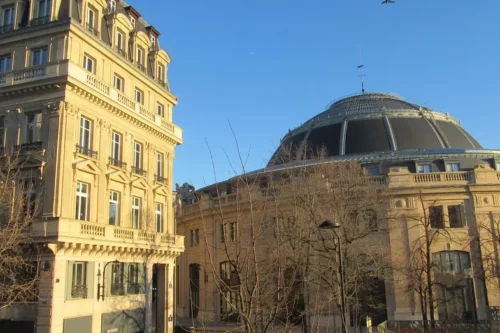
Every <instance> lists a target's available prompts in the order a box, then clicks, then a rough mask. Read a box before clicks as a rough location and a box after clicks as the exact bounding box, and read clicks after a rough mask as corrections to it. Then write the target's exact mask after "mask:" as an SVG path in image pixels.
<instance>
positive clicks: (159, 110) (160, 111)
mask: <svg viewBox="0 0 500 333" xmlns="http://www.w3.org/2000/svg"><path fill="white" fill-rule="evenodd" d="M156 114H157V115H159V116H161V117H162V118H164V117H165V106H164V105H163V104H161V103H159V102H156Z"/></svg>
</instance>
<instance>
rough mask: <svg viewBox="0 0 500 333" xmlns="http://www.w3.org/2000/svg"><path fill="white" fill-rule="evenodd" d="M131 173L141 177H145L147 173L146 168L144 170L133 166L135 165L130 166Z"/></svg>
mask: <svg viewBox="0 0 500 333" xmlns="http://www.w3.org/2000/svg"><path fill="white" fill-rule="evenodd" d="M132 173H134V174H136V175H139V176H143V177H146V175H147V172H146V170H144V169H142V168H138V167H135V166H133V167H132Z"/></svg>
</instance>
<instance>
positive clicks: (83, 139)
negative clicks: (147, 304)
mask: <svg viewBox="0 0 500 333" xmlns="http://www.w3.org/2000/svg"><path fill="white" fill-rule="evenodd" d="M92 125H93V124H92V120H90V119H88V118H86V117H81V118H80V141H79V143H80V147H82V148H85V149H92V127H93V126H92Z"/></svg>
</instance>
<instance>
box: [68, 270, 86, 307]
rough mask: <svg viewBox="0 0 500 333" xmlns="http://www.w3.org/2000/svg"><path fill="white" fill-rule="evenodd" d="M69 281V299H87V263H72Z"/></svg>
mask: <svg viewBox="0 0 500 333" xmlns="http://www.w3.org/2000/svg"><path fill="white" fill-rule="evenodd" d="M72 268H73V272H72V273H73V274H72V275H73V277H72V279H71V298H87V263H86V262H84V261H76V262H73V267H72Z"/></svg>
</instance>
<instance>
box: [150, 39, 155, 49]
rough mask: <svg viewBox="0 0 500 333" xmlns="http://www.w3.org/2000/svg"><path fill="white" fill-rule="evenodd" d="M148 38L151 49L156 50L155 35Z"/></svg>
mask: <svg viewBox="0 0 500 333" xmlns="http://www.w3.org/2000/svg"><path fill="white" fill-rule="evenodd" d="M149 39H150V40H151V48H152V49H153V50H156V37H155V36H151V37H149Z"/></svg>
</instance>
